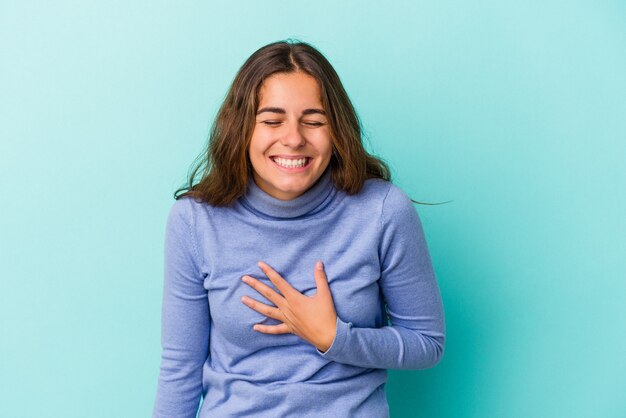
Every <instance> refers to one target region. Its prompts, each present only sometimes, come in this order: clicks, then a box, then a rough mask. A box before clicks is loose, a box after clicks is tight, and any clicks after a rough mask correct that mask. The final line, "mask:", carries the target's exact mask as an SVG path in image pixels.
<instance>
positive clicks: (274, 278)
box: [257, 261, 302, 298]
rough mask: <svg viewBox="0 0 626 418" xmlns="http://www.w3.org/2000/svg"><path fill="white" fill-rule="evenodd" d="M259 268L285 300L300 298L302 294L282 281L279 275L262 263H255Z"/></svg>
mask: <svg viewBox="0 0 626 418" xmlns="http://www.w3.org/2000/svg"><path fill="white" fill-rule="evenodd" d="M257 265H258V266H259V268H261V270H262V271H263V273H265V275H266V276H267V277H269V279H270V280H271V282H272V283H273V284H274V286H276V287H277V288H278V290H280V292H281V293H282V294H283V295H285V298H296V297H298V296H302V293H300V292H298V291H297V290H296V289H294V288H293V287H292V286H291V285H290V284H289V282H287V280H285V279H283V278H282V276H281V275H280V274H278V273H277V272H276V270H274V269H273V268H271V267H270V266H269V265H267V264H265V263H264V262H262V261H259V262H258V263H257Z"/></svg>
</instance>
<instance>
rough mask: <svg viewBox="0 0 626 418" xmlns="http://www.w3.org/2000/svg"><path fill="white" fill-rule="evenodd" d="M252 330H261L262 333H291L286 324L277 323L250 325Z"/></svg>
mask: <svg viewBox="0 0 626 418" xmlns="http://www.w3.org/2000/svg"><path fill="white" fill-rule="evenodd" d="M252 329H253V330H255V331H259V332H262V333H264V334H291V329H289V327H288V326H287V324H279V325H261V324H256V325H254V326H253V327H252Z"/></svg>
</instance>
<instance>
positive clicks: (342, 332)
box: [315, 315, 352, 360]
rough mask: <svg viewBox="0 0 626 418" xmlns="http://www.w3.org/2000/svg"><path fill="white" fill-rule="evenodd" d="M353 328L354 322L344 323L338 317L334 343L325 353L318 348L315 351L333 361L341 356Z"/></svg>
mask: <svg viewBox="0 0 626 418" xmlns="http://www.w3.org/2000/svg"><path fill="white" fill-rule="evenodd" d="M351 327H352V322H344V321H342V320H341V318H339V315H337V332H336V333H335V338H334V339H333V342H332V343H331V344H330V347H328V350H326V351H325V352H322V351H320V350H319V349H318V348H316V349H315V350H317V353H318V354H319V355H320V356H322V357H324V358H326V359H328V360H333V359H335V358H336V357H337V356H339V355H340V354H341V352H342V351H343V348H344V345H345V343H346V340H347V339H348V333H349V332H350V328H351Z"/></svg>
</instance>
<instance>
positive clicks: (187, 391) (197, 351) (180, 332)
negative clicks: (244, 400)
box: [152, 199, 210, 418]
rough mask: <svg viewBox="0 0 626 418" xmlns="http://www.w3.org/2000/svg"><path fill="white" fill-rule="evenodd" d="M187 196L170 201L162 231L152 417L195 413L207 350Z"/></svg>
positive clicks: (203, 292)
mask: <svg viewBox="0 0 626 418" xmlns="http://www.w3.org/2000/svg"><path fill="white" fill-rule="evenodd" d="M186 200H187V199H181V200H177V201H176V202H175V203H174V205H173V206H172V208H171V210H170V213H169V216H168V219H167V227H166V232H165V254H164V257H165V264H164V282H163V308H162V317H161V347H162V354H161V369H160V374H159V381H158V387H157V394H156V399H155V403H154V408H153V412H152V416H153V418H173V417H176V418H182V417H190V418H195V416H196V413H197V411H198V404H199V401H200V397H201V394H202V366H203V364H204V362H205V360H206V358H207V355H208V349H209V326H210V324H209V319H210V318H209V305H208V299H207V291H206V289H204V287H203V277H202V274H201V272H200V268H199V264H198V260H200V258H199V257H198V252H197V250H196V244H195V242H196V241H195V236H194V232H193V224H192V217H191V207H190V206H189V202H188V201H186Z"/></svg>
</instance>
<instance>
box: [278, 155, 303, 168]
mask: <svg viewBox="0 0 626 418" xmlns="http://www.w3.org/2000/svg"><path fill="white" fill-rule="evenodd" d="M274 161H276V162H277V163H278V164H280V165H282V166H284V167H304V165H305V164H306V158H298V159H297V160H295V159H287V158H280V157H274Z"/></svg>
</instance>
